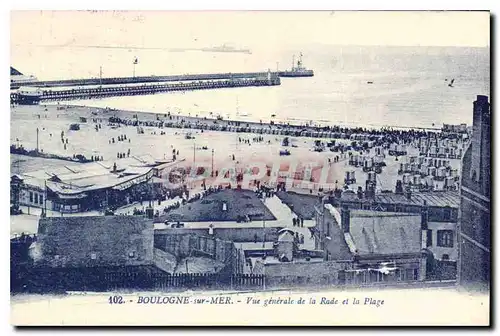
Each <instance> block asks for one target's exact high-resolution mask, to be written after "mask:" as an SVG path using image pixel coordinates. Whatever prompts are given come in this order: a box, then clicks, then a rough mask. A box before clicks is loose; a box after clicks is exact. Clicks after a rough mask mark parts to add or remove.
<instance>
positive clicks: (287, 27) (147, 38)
mask: <svg viewBox="0 0 500 336" xmlns="http://www.w3.org/2000/svg"><path fill="white" fill-rule="evenodd" d="M10 27H11V45H23V46H27V45H58V46H61V45H64V46H71V45H80V46H82V45H93V46H95V45H99V46H117V45H121V46H127V47H132V46H133V47H169V48H195V47H206V46H213V45H220V44H223V43H230V44H232V45H235V46H237V47H248V48H252V49H260V48H261V49H266V48H273V49H277V48H282V47H287V46H293V45H303V44H313V43H321V44H327V45H384V46H460V47H488V46H489V40H490V15H489V13H488V12H465V11H464V12H430V11H427V12H419V11H415V12H397V11H395V12H382V11H379V12H368V11H365V12H363V11H357V12H353V11H335V12H328V11H274V12H255V11H253V12H252V11H247V12H231V11H203V12H202V11H198V12H195V11H192V12H181V11H177V12H176V11H170V12H167V11H13V12H11V25H10Z"/></svg>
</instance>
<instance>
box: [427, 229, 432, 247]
mask: <svg viewBox="0 0 500 336" xmlns="http://www.w3.org/2000/svg"><path fill="white" fill-rule="evenodd" d="M431 246H432V230H427V247H431Z"/></svg>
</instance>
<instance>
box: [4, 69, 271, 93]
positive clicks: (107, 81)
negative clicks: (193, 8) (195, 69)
mask: <svg viewBox="0 0 500 336" xmlns="http://www.w3.org/2000/svg"><path fill="white" fill-rule="evenodd" d="M280 74H281V73H276V72H272V73H271V76H273V77H276V76H279V75H280ZM262 76H267V72H237V73H231V72H226V73H213V74H184V75H167V76H138V77H108V78H86V79H62V80H51V81H36V82H27V83H19V82H18V83H16V82H13V83H11V84H10V88H11V90H14V89H19V88H20V87H22V86H34V87H40V88H50V87H61V86H62V87H65V86H84V85H112V84H133V83H158V82H179V81H199V80H223V79H242V78H258V77H262Z"/></svg>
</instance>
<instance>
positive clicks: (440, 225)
mask: <svg viewBox="0 0 500 336" xmlns="http://www.w3.org/2000/svg"><path fill="white" fill-rule="evenodd" d="M427 227H428V229H429V230H432V246H430V247H427V249H428V250H429V251H431V252H432V253H433V254H434V258H435V259H439V260H442V259H443V254H447V255H449V260H452V261H456V260H457V258H458V247H457V224H456V223H445V222H429V223H428V224H427ZM438 230H452V231H453V247H440V246H438V240H437V232H438Z"/></svg>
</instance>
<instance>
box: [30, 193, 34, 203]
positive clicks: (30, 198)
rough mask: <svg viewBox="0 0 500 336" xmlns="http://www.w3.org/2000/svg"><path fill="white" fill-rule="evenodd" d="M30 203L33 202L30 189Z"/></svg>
mask: <svg viewBox="0 0 500 336" xmlns="http://www.w3.org/2000/svg"><path fill="white" fill-rule="evenodd" d="M30 203H33V192H32V191H30Z"/></svg>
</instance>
